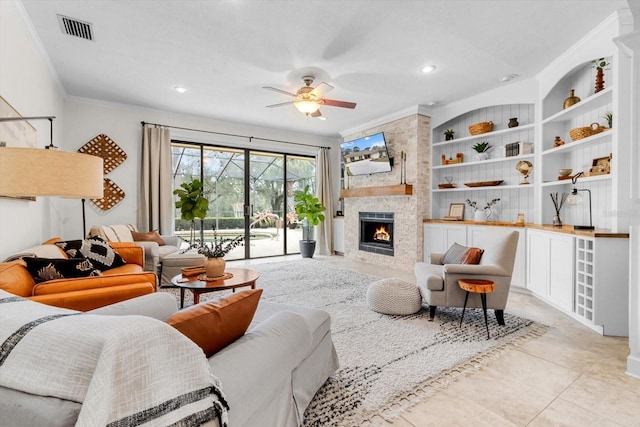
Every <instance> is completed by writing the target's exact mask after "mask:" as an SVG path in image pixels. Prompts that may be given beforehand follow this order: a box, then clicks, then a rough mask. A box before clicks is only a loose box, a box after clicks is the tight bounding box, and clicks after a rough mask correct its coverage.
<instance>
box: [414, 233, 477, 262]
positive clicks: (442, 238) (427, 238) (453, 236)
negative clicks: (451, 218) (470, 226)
mask: <svg viewBox="0 0 640 427" xmlns="http://www.w3.org/2000/svg"><path fill="white" fill-rule="evenodd" d="M454 243H458V244H460V245H463V246H466V245H467V227H466V226H464V225H453V224H451V225H449V224H425V225H424V259H425V262H429V255H430V254H432V253H438V254H443V253H445V252H446V251H447V249H449V248H450V247H451V245H453V244H454Z"/></svg>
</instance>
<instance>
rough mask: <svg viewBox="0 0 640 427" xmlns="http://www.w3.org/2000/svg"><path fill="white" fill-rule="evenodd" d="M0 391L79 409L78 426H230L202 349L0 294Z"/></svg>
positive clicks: (137, 321) (139, 324)
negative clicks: (50, 398)
mask: <svg viewBox="0 0 640 427" xmlns="http://www.w3.org/2000/svg"><path fill="white" fill-rule="evenodd" d="M0 385H1V386H3V387H7V388H11V389H15V390H20V391H23V392H26V393H31V394H35V395H41V396H53V397H57V398H60V399H65V400H70V401H74V402H79V403H81V404H82V408H81V410H80V414H79V416H78V420H77V423H76V426H87V427H89V426H91V427H94V426H112V427H118V426H134V425H144V426H173V425H175V426H197V425H201V424H202V423H204V422H207V421H210V420H216V419H217V421H218V423H219V425H220V426H226V424H227V412H226V411H227V409H228V408H227V403H226V401H225V399H224V396H223V394H222V391H221V386H220V383H219V381H218V379H217V378H216V377H215V376H214V375H213V374H212V373H211V371H210V369H209V364H208V363H207V360H206V358H205V356H204V354H203V352H202V350H201V349H200V348H199V347H197V346H196V345H195V344H194V343H193V342H191V340H189V339H188V338H186V337H185V336H183V335H182V334H181V333H180V332H178V331H177V330H175V329H174V328H172V327H170V326H168V325H166V324H165V323H163V322H160V321H158V320H155V319H152V318H149V317H144V316H101V315H92V314H85V313H81V312H76V311H73V310H66V309H61V308H57V307H51V306H47V305H43V304H39V303H36V302H33V301H28V300H26V299H24V298H21V297H16V296H15V295H12V294H9V293H7V292H4V291H2V290H0Z"/></svg>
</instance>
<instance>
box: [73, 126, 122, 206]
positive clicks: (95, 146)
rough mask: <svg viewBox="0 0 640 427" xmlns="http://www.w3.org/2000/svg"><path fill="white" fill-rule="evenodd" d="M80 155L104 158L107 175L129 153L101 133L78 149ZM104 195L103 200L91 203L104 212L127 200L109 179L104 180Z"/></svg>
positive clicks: (94, 200)
mask: <svg viewBox="0 0 640 427" xmlns="http://www.w3.org/2000/svg"><path fill="white" fill-rule="evenodd" d="M78 152H79V153H84V154H90V155H92V156H97V157H101V158H102V171H103V173H104V174H105V175H106V174H108V173H109V172H111V171H112V170H114V169H115V168H117V167H118V166H120V165H121V164H122V162H124V161H125V160H127V153H125V152H124V150H123V149H122V148H120V147H119V146H118V144H116V143H115V142H114V141H113V139H111V138H109V137H108V136H107V135H105V134H103V133H101V134H100V135H98V136H96V137H95V138H93V139H92V140H91V141H89V142H87V143H86V144H84V145H83V146H82V147H80V148H79V149H78ZM103 185H104V195H103V197H102V199H91V201H92V202H93V203H94V204H95V205H96V206H97V207H99V208H100V209H102V210H103V211H108V210H109V209H111V208H112V207H114V206H115V205H117V204H118V203H120V202H121V201H122V200H123V199H124V198H125V193H124V191H123V190H122V188H120V187H119V186H118V184H116V183H115V182H113V181H112V180H111V179H109V178H104V183H103Z"/></svg>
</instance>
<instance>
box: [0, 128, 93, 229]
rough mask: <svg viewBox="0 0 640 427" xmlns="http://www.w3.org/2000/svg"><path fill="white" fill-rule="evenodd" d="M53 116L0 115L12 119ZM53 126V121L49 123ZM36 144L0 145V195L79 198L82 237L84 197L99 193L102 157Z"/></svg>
mask: <svg viewBox="0 0 640 427" xmlns="http://www.w3.org/2000/svg"><path fill="white" fill-rule="evenodd" d="M53 118H54V117H0V122H3V121H12V120H36V119H48V120H49V121H51V122H52V119H53ZM51 126H52V129H53V124H52V125H51ZM47 148H49V149H47V150H43V149H40V148H18V147H0V174H1V178H2V179H0V195H1V196H10V197H38V196H59V197H67V198H71V199H83V203H82V217H83V218H82V233H83V234H82V237H83V238H84V237H85V236H86V234H87V233H86V223H85V218H84V216H85V212H84V199H100V198H102V197H103V173H102V158H101V157H97V156H92V155H89V154H81V153H73V152H65V151H58V150H57V149H56V147H55V146H54V145H53V131H52V136H51V144H50V145H49V146H48V147H47Z"/></svg>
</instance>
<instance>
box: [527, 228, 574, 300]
mask: <svg viewBox="0 0 640 427" xmlns="http://www.w3.org/2000/svg"><path fill="white" fill-rule="evenodd" d="M528 242H529V248H528V250H527V253H528V255H529V257H528V271H529V279H528V283H529V284H530V286H529V289H530V290H531V292H533V293H535V294H536V295H538V296H539V297H542V298H544V299H545V300H547V301H548V302H550V303H551V304H553V305H554V306H556V307H557V308H559V309H561V310H562V311H566V312H572V311H573V271H574V258H573V257H574V247H573V245H574V238H573V236H572V235H568V234H562V233H552V232H546V231H540V230H529V231H528Z"/></svg>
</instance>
